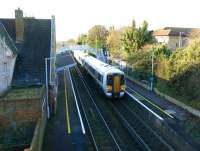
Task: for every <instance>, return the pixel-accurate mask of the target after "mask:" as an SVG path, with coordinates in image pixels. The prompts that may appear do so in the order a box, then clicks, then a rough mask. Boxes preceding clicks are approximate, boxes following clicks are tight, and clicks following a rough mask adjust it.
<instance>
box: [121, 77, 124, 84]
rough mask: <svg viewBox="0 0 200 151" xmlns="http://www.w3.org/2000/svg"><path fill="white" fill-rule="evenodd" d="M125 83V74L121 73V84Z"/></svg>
mask: <svg viewBox="0 0 200 151" xmlns="http://www.w3.org/2000/svg"><path fill="white" fill-rule="evenodd" d="M123 84H124V75H121V85H123Z"/></svg>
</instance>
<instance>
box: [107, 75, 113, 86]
mask: <svg viewBox="0 0 200 151" xmlns="http://www.w3.org/2000/svg"><path fill="white" fill-rule="evenodd" d="M112 83H113V78H112V75H108V76H107V85H112Z"/></svg>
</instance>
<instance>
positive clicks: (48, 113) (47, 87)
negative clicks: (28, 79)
mask: <svg viewBox="0 0 200 151" xmlns="http://www.w3.org/2000/svg"><path fill="white" fill-rule="evenodd" d="M55 58H56V57H50V58H45V74H46V105H47V118H48V119H49V118H50V111H49V82H48V70H47V63H48V61H51V60H52V59H55ZM49 70H50V80H51V63H50V69H49Z"/></svg>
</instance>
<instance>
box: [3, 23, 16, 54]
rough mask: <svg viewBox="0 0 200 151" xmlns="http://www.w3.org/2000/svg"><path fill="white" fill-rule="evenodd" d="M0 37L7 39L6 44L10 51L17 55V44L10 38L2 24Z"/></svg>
mask: <svg viewBox="0 0 200 151" xmlns="http://www.w3.org/2000/svg"><path fill="white" fill-rule="evenodd" d="M0 37H4V38H5V43H6V44H7V46H9V47H10V50H11V51H12V52H13V54H17V53H18V50H17V48H16V46H15V43H14V42H13V40H12V39H11V38H10V36H9V34H8V32H7V31H6V29H5V27H4V25H3V24H2V23H1V22H0Z"/></svg>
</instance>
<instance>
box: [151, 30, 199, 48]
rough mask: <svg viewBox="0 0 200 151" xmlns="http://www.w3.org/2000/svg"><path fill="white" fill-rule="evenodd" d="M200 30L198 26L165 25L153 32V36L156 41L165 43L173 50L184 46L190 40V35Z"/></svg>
mask: <svg viewBox="0 0 200 151" xmlns="http://www.w3.org/2000/svg"><path fill="white" fill-rule="evenodd" d="M197 31H200V29H198V28H180V27H165V28H163V29H158V30H155V31H154V32H153V37H154V39H155V40H156V41H157V42H158V43H162V44H166V45H167V47H168V48H170V49H172V50H175V49H176V48H179V47H185V46H187V45H188V43H189V41H190V35H191V34H192V33H194V32H197Z"/></svg>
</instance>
